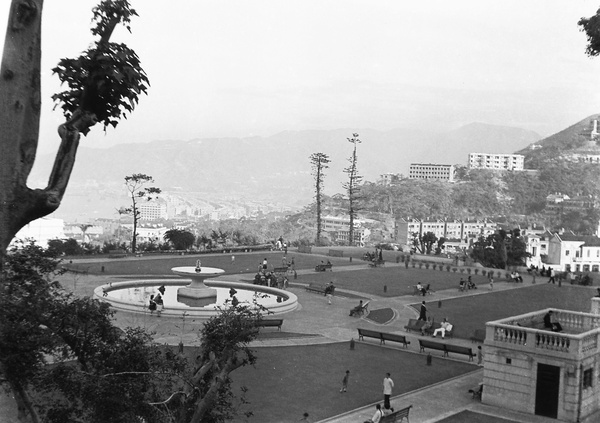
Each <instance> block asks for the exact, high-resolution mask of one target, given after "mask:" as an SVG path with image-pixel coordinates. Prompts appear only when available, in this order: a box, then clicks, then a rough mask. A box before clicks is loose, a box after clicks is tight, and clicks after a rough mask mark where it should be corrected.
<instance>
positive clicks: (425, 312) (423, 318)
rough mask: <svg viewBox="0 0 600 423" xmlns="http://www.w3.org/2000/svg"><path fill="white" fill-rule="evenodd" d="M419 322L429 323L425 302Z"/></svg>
mask: <svg viewBox="0 0 600 423" xmlns="http://www.w3.org/2000/svg"><path fill="white" fill-rule="evenodd" d="M419 320H423V321H427V306H426V305H425V301H422V302H421V310H420V311H419Z"/></svg>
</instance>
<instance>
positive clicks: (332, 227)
mask: <svg viewBox="0 0 600 423" xmlns="http://www.w3.org/2000/svg"><path fill="white" fill-rule="evenodd" d="M367 222H371V223H372V222H374V221H370V220H369V219H355V220H354V245H356V246H359V247H364V246H365V244H366V243H367V242H368V241H369V235H371V231H370V229H368V228H366V227H365V226H364V225H365V223H367ZM321 229H322V231H323V233H324V234H325V235H327V237H328V238H329V239H331V241H332V242H334V243H347V242H348V239H349V235H350V218H348V217H346V216H344V217H339V216H324V217H323V218H321Z"/></svg>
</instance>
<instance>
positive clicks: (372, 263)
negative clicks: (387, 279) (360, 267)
mask: <svg viewBox="0 0 600 423" xmlns="http://www.w3.org/2000/svg"><path fill="white" fill-rule="evenodd" d="M369 266H371V267H377V266H385V260H372V261H370V262H369Z"/></svg>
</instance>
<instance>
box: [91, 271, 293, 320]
mask: <svg viewBox="0 0 600 423" xmlns="http://www.w3.org/2000/svg"><path fill="white" fill-rule="evenodd" d="M203 283H204V285H205V288H206V287H207V288H211V290H212V291H214V293H215V295H214V296H211V297H208V298H204V297H203V298H191V297H190V296H188V295H179V294H178V291H179V290H180V289H181V288H182V287H189V281H188V282H187V283H186V281H185V280H184V279H162V280H156V279H153V280H135V281H127V282H115V283H111V284H106V285H102V286H99V287H97V288H96V289H95V290H94V297H95V298H97V299H100V300H102V301H105V302H108V303H109V304H111V306H112V307H113V308H115V309H116V310H121V311H129V312H135V313H149V312H150V311H149V310H148V304H149V301H150V295H156V293H157V292H158V287H159V286H161V285H164V286H165V293H164V295H163V300H164V310H163V311H162V316H166V317H169V316H177V317H179V316H181V315H182V314H183V313H185V314H186V316H190V317H197V318H210V317H212V316H214V315H216V314H217V313H218V312H219V307H223V306H226V305H227V303H226V300H230V299H231V297H230V290H231V289H234V290H235V291H236V294H235V296H236V298H237V299H238V301H239V302H240V303H247V304H248V305H253V304H254V300H256V302H257V303H258V304H260V305H261V306H262V307H264V308H265V309H266V310H268V311H265V313H269V314H282V313H287V312H289V311H292V310H295V309H296V308H297V307H298V297H296V295H294V294H293V293H291V292H289V291H284V290H282V289H278V288H272V287H267V286H259V285H252V284H249V283H244V282H226V281H216V280H212V281H209V280H206V281H204V282H203Z"/></svg>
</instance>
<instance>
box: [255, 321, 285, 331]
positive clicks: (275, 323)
mask: <svg viewBox="0 0 600 423" xmlns="http://www.w3.org/2000/svg"><path fill="white" fill-rule="evenodd" d="M281 325H283V319H263V320H261V321H260V322H258V327H262V328H267V327H270V328H274V327H277V329H278V330H281Z"/></svg>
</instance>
